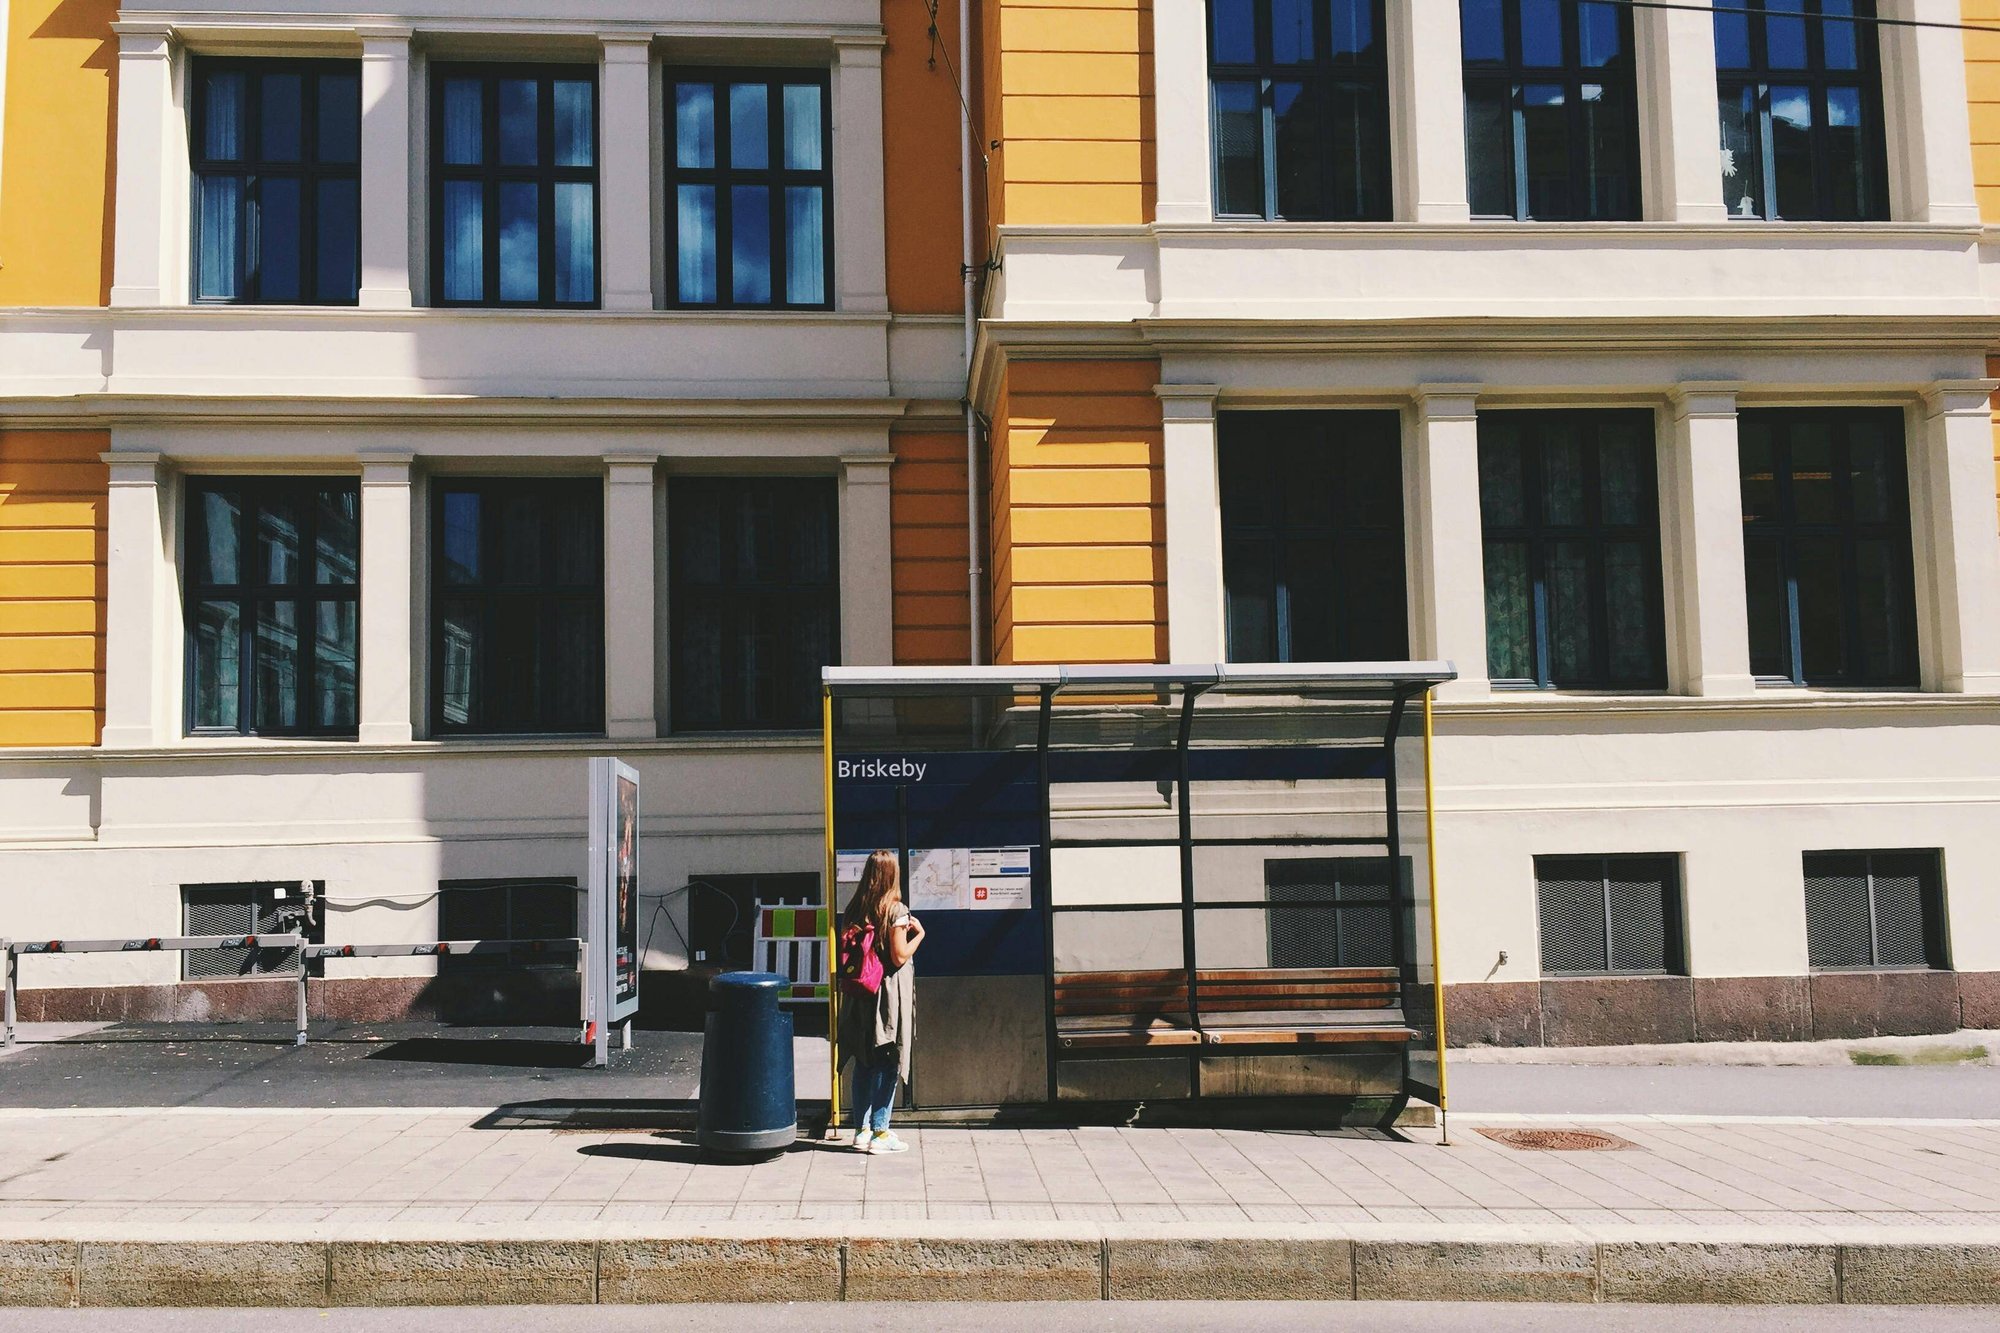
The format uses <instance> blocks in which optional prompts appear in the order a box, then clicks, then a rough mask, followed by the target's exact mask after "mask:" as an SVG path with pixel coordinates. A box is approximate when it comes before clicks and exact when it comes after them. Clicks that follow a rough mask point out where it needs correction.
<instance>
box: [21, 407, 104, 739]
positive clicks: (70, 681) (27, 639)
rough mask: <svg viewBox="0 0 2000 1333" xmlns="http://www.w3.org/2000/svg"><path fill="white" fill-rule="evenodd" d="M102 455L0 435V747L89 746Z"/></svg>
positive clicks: (96, 726)
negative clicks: (100, 459) (100, 456)
mask: <svg viewBox="0 0 2000 1333" xmlns="http://www.w3.org/2000/svg"><path fill="white" fill-rule="evenodd" d="M107 445H108V441H107V439H106V437H105V436H104V435H102V434H100V433H98V432H95V431H0V745H95V744H96V743H97V736H98V732H99V730H100V728H101V727H102V726H103V723H104V556H105V533H104V520H105V488H106V469H105V467H104V464H103V463H102V462H100V461H99V459H98V455H99V454H100V453H102V452H103V451H104V450H105V448H106V447H107Z"/></svg>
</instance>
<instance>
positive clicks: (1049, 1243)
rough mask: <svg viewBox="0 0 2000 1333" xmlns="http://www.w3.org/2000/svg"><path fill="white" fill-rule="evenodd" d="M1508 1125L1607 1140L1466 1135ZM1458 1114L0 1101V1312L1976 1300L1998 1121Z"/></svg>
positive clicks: (1990, 1292) (1999, 1165)
mask: <svg viewBox="0 0 2000 1333" xmlns="http://www.w3.org/2000/svg"><path fill="white" fill-rule="evenodd" d="M519 1125H531V1126H533V1127H513V1126H519ZM1523 1126H1531V1127H1532V1128H1535V1129H1538V1130H1542V1129H1551V1128H1565V1127H1573V1128H1580V1129H1590V1130H1595V1131H1599V1132H1608V1133H1610V1134H1613V1135H1616V1136H1618V1137H1620V1138H1622V1139H1623V1140H1625V1141H1627V1142H1628V1143H1629V1144H1630V1146H1629V1147H1625V1148H1622V1149H1618V1150H1611V1151H1559V1152H1552V1151H1527V1150H1522V1149H1520V1148H1517V1147H1510V1146H1506V1145H1504V1144H1502V1143H1500V1142H1497V1141H1495V1140H1494V1139H1493V1138H1491V1137H1489V1136H1488V1135H1486V1134H1483V1133H1480V1132H1478V1131H1480V1130H1501V1129H1505V1128H1517V1127H1523ZM1451 1128H1452V1143H1451V1146H1449V1147H1442V1146H1439V1144H1438V1143H1437V1132H1436V1131H1435V1130H1416V1131H1408V1132H1407V1133H1406V1134H1405V1136H1404V1139H1403V1140H1402V1141H1398V1140H1397V1139H1395V1138H1393V1137H1390V1136H1386V1135H1382V1134H1376V1133H1307V1132H1257V1131H1233V1130H1178V1129H1110V1128H1105V1129H1097V1128H1083V1129H1018V1130H1017V1129H942V1128H924V1129H911V1130H909V1131H907V1133H906V1137H907V1138H908V1139H909V1141H910V1142H911V1144H912V1148H913V1150H912V1151H911V1152H909V1153H907V1154H904V1155H901V1156H897V1157H865V1156H861V1155H858V1154H855V1153H853V1152H852V1151H850V1150H847V1149H846V1148H844V1147H842V1146H837V1145H832V1144H821V1143H805V1144H801V1145H799V1147H798V1148H796V1149H795V1150H794V1151H792V1152H790V1153H787V1154H785V1155H783V1156H780V1157H778V1158H776V1159H773V1160H771V1161H767V1162H761V1163H755V1164H739V1163H731V1162H722V1161H714V1160H708V1159H705V1158H703V1157H702V1156H701V1155H700V1154H699V1153H698V1152H697V1151H696V1150H695V1148H694V1147H693V1145H692V1143H691V1142H690V1140H689V1137H688V1136H687V1135H684V1134H680V1133H672V1132H644V1131H634V1132H629V1133H620V1132H607V1131H604V1130H602V1129H570V1128H565V1127H555V1128H550V1127H548V1126H547V1124H546V1122H543V1121H539V1120H532V1121H531V1120H522V1119H516V1118H513V1117H510V1116H507V1115H503V1114H496V1113H495V1112H493V1111H490V1110H488V1109H486V1108H461V1109H429V1110H397V1109H364V1108H356V1109H348V1110H341V1111H326V1110H304V1109H300V1110H267V1109H242V1110H215V1109H193V1110H185V1111H162V1110H147V1109H131V1110H92V1111H75V1110H61V1111H56V1110H49V1111H38V1110H19V1109H15V1110H6V1111H0V1304H5V1303H10V1302H11V1303H16V1304H68V1303H71V1302H72V1301H76V1300H79V1299H80V1300H81V1301H82V1302H83V1303H87V1304H120V1303H149V1304H174V1303H194V1304H313V1305H317V1304H328V1303H332V1304H380V1303H432V1302H435V1303H461V1302H466V1301H489V1300H490V1301H501V1300H506V1301H514V1302H519V1301H522V1300H533V1301H577V1300H583V1301H591V1300H604V1301H610V1300H637V1299H647V1300H661V1299H674V1300H693V1299H718V1298H730V1297H731V1296H734V1297H737V1298H742V1297H744V1296H749V1297H750V1298H754V1299H814V1298H816V1299H828V1298H836V1297H839V1296H845V1297H848V1298H851V1299H864V1298H869V1299H876V1298H893V1297H897V1296H903V1297H906V1298H912V1299H927V1300H936V1299H942V1298H947V1297H951V1296H963V1297H967V1298H975V1297H980V1298H994V1299H1016V1298H1021V1297H1024V1296H1052V1295H1053V1296H1071V1297H1075V1296H1078V1295H1082V1296H1086V1297H1089V1298H1096V1297H1098V1296H1100V1295H1101V1296H1114V1297H1115V1296H1142V1295H1151V1296H1156V1297H1158V1296H1174V1295H1182V1296H1205V1297H1216V1296H1236V1297H1251V1296H1266V1297H1268V1296H1282V1295H1299V1296H1304V1295H1311V1296H1317V1297H1328V1296H1334V1297H1338V1296H1360V1297H1364V1298H1366V1297H1379V1298H1391V1297H1396V1298H1404V1299H1411V1298H1414V1299H1451V1298H1479V1299H1495V1298H1509V1297H1511V1298H1517V1299H1541V1300H1547V1299H1572V1300H1633V1299H1669V1298H1671V1299H1675V1300H1680V1301H1709V1300H1715V1301H1744V1300H1772V1299H1778V1300H1786V1301H1796V1302H1813V1301H1817V1302H1829V1301H1835V1300H1849V1301H1887V1300H1919V1301H1965V1300H1975V1301H1986V1302H1992V1303H2000V1122H1995V1121H1948V1120H1936V1121H1890V1122H1885V1121H1840V1120H1824V1119H1820V1120H1813V1119H1803V1118H1796V1119H1777V1118H1766V1119H1747V1118H1746V1119H1732V1118H1719V1117H1667V1116H1659V1117H1602V1118H1596V1119H1590V1120H1582V1119H1577V1118H1568V1119H1564V1120H1556V1119H1553V1118H1550V1117H1527V1116H1498V1115H1489V1116H1483V1117H1479V1116H1472V1115H1458V1116H1454V1117H1453V1118H1452V1126H1451Z"/></svg>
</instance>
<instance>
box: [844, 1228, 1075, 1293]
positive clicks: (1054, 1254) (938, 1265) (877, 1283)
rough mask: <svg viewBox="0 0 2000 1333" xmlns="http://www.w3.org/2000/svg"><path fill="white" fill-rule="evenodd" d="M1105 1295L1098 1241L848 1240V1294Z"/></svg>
mask: <svg viewBox="0 0 2000 1333" xmlns="http://www.w3.org/2000/svg"><path fill="white" fill-rule="evenodd" d="M1103 1294H1104V1276H1103V1251H1102V1247H1101V1246H1100V1245H1099V1244H1098V1242H1096V1241H1083V1240H1004V1239H1003V1240H944V1239H907V1240H903V1239H888V1238H866V1239H858V1240H851V1241H849V1242H848V1243H847V1292H846V1298H847V1299H848V1300H850V1301H1094V1300H1097V1299H1099V1298H1100V1297H1101V1296H1102V1295H1103Z"/></svg>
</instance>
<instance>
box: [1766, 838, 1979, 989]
mask: <svg viewBox="0 0 2000 1333" xmlns="http://www.w3.org/2000/svg"><path fill="white" fill-rule="evenodd" d="M1884 857H1905V858H1909V859H1911V860H1913V861H1921V862H1922V863H1923V867H1924V873H1923V874H1922V875H1921V876H1920V880H1919V885H1918V894H1919V903H1920V904H1921V910H1922V913H1923V935H1924V955H1925V957H1924V961H1923V962H1922V963H1884V962H1882V961H1880V959H1881V953H1882V938H1881V921H1880V918H1881V903H1880V900H1879V898H1878V896H1877V892H1876V887H1875V881H1876V878H1877V875H1876V863H1877V861H1878V860H1879V859H1881V858H1884ZM1814 858H1821V866H1822V868H1824V866H1825V862H1826V861H1830V860H1832V859H1834V858H1856V859H1859V860H1860V861H1862V862H1863V864H1864V866H1865V871H1864V873H1865V875H1866V877H1867V880H1868V927H1869V961H1868V962H1865V963H1822V962H1819V961H1817V960H1814V959H1812V958H1811V957H1810V954H1811V948H1812V943H1811V937H1812V928H1811V924H1810V915H1809V916H1808V924H1807V931H1806V933H1807V946H1806V947H1807V952H1808V960H1807V966H1808V968H1809V969H1810V970H1811V971H1814V972H1949V971H1951V970H1952V962H1951V923H1950V917H1949V916H1948V914H1947V910H1946V908H1947V904H1946V901H1945V882H1944V852H1943V851H1942V850H1941V849H1939V848H1935V847H1870V848H1852V849H1850V848H1837V849H1821V850H1814V851H1807V852H1803V853H1801V854H1800V857H1799V868H1800V871H1801V878H1802V879H1803V880H1804V881H1806V882H1807V883H1808V884H1809V883H1810V881H1811V880H1813V879H1815V878H1825V877H1827V876H1823V875H1822V876H1815V875H1814V874H1813V869H1814ZM1807 911H1808V914H1810V911H1811V897H1810V894H1809V893H1808V895H1807Z"/></svg>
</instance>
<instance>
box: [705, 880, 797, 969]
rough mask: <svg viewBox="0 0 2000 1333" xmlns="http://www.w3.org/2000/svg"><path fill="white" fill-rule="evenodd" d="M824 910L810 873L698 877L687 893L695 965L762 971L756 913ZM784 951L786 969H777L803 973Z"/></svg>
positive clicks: (787, 951)
mask: <svg viewBox="0 0 2000 1333" xmlns="http://www.w3.org/2000/svg"><path fill="white" fill-rule="evenodd" d="M819 905H820V888H819V876H818V875H816V874H814V873H812V872H811V871H807V872H804V873H792V874H775V875H697V876H695V878H694V880H693V883H692V885H691V886H690V888H689V890H688V942H689V944H690V945H691V946H692V947H693V950H694V957H693V958H692V959H691V960H690V961H692V962H695V963H699V964H701V965H702V966H704V967H713V968H718V969H721V970H723V971H730V970H740V969H744V968H749V969H753V970H754V969H757V968H758V967H759V966H760V963H761V961H763V960H758V959H756V958H755V957H754V955H755V953H756V949H755V945H756V942H757V914H758V913H759V912H762V911H765V910H767V909H769V908H774V907H818V906H819ZM785 952H786V954H787V957H786V958H785V960H784V961H785V963H786V964H787V966H786V967H782V968H777V969H773V970H776V971H780V972H783V973H784V974H785V975H786V976H792V977H796V976H798V975H800V971H801V969H799V968H795V967H792V966H791V963H792V962H793V959H792V957H791V956H790V951H789V950H786V951H785ZM801 961H805V960H801Z"/></svg>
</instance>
